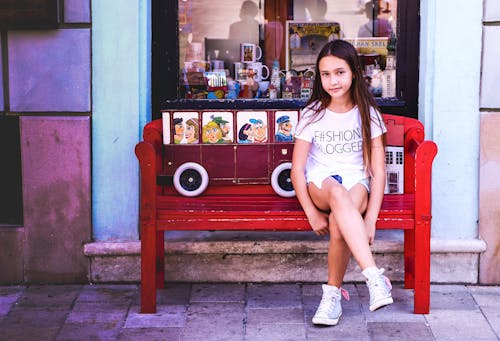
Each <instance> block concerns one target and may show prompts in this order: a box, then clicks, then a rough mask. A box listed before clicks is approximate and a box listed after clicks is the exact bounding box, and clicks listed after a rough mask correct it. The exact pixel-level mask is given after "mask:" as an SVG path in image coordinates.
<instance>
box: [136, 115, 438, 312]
mask: <svg viewBox="0 0 500 341" xmlns="http://www.w3.org/2000/svg"><path fill="white" fill-rule="evenodd" d="M384 119H385V120H391V125H390V126H394V127H397V126H401V125H403V126H404V134H405V135H404V146H405V164H404V171H405V173H404V176H405V185H404V193H405V194H402V195H385V196H384V201H383V203H382V208H381V210H380V214H379V217H378V220H377V228H378V229H403V230H404V231H405V233H404V236H405V241H404V261H405V287H406V288H414V312H415V313H421V314H426V313H428V312H429V302H430V226H431V172H432V162H433V160H434V157H435V156H436V153H437V147H436V145H435V143H434V142H431V141H425V140H424V129H423V126H422V124H421V123H420V122H419V121H417V120H414V119H411V118H407V117H400V116H394V115H384ZM398 129H399V127H398ZM390 133H391V132H390V131H389V132H388V134H390ZM397 134H398V136H392V137H391V136H390V137H391V138H392V139H391V141H399V140H400V131H399V132H397ZM170 149H172V148H167V149H165V148H163V141H162V125H161V120H155V121H152V122H150V123H148V124H147V125H146V127H145V128H144V142H140V143H139V144H138V145H137V146H136V155H137V158H138V159H139V165H140V169H141V198H140V225H141V312H143V313H153V312H155V311H156V287H162V286H163V285H164V275H165V274H164V268H165V266H164V259H165V254H164V251H165V250H164V240H163V233H164V231H167V230H256V231H258V230H260V231H263V230H264V231H309V230H310V227H309V224H308V222H307V219H306V217H305V215H304V213H303V211H302V209H301V207H300V204H299V203H298V201H297V200H296V199H295V198H281V197H279V196H277V195H275V194H274V192H273V190H272V189H271V186H269V185H267V184H266V185H255V184H252V185H232V186H209V188H208V189H207V190H206V191H205V192H204V193H203V195H201V196H199V197H196V198H188V197H183V196H180V195H178V194H177V192H176V191H175V190H173V189H172V188H171V187H169V186H165V187H162V186H157V184H156V176H157V175H159V174H165V172H167V173H169V172H171V170H167V168H168V165H166V164H165V163H164V162H163V153H165V152H166V153H168V154H169V155H171V154H172V152H171V151H169V150H170Z"/></svg>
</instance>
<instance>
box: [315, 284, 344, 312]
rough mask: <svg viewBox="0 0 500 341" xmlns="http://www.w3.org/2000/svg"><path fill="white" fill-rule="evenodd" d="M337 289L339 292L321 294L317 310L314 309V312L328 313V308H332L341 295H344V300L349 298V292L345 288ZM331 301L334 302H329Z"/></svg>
mask: <svg viewBox="0 0 500 341" xmlns="http://www.w3.org/2000/svg"><path fill="white" fill-rule="evenodd" d="M339 291H340V294H337V293H334V294H332V295H323V297H322V298H321V301H320V302H319V307H318V310H317V311H316V314H319V315H322V314H326V315H329V314H330V313H331V311H330V310H332V308H333V307H335V303H337V302H336V301H337V300H338V301H340V300H341V295H342V296H344V299H345V300H346V301H349V300H350V296H349V292H348V291H347V290H345V289H344V288H340V289H339ZM332 301H333V303H334V304H331V302H332Z"/></svg>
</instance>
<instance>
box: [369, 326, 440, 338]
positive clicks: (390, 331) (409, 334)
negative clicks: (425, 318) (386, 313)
mask: <svg viewBox="0 0 500 341" xmlns="http://www.w3.org/2000/svg"><path fill="white" fill-rule="evenodd" d="M368 333H369V335H370V340H380V341H382V340H384V341H401V340H405V341H432V340H434V336H433V335H432V331H431V329H430V328H429V326H428V325H426V324H425V323H424V322H420V323H419V322H368Z"/></svg>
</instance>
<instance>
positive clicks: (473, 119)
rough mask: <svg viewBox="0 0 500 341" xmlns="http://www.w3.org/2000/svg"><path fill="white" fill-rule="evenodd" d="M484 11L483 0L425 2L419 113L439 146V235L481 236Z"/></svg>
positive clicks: (436, 235)
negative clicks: (479, 225) (480, 111)
mask: <svg viewBox="0 0 500 341" xmlns="http://www.w3.org/2000/svg"><path fill="white" fill-rule="evenodd" d="M451 12H452V13H453V15H450V13H451ZM482 15H483V2H482V0H472V1H462V2H461V4H460V6H456V1H453V0H443V1H433V0H422V2H421V52H420V63H421V64H420V84H419V89H420V98H419V105H420V107H419V110H420V112H419V118H420V119H421V120H422V121H423V122H424V124H425V127H426V134H427V137H428V138H430V139H433V140H434V141H435V142H436V143H437V145H438V148H439V151H438V155H437V157H436V159H435V161H434V169H433V183H432V185H433V196H432V205H433V207H432V209H433V212H432V213H433V221H432V237H433V238H438V239H474V238H477V236H478V223H477V221H478V190H479V187H478V186H479V181H478V179H479V167H478V166H479V119H480V113H479V77H480V71H481V70H480V66H481V50H482Z"/></svg>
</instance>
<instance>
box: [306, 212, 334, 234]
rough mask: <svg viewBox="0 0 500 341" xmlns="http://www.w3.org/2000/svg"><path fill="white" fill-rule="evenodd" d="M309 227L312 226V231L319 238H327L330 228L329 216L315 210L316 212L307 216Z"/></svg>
mask: <svg viewBox="0 0 500 341" xmlns="http://www.w3.org/2000/svg"><path fill="white" fill-rule="evenodd" d="M307 219H308V221H309V225H311V228H312V230H313V231H314V233H316V234H317V235H318V236H325V235H327V234H328V232H329V228H328V214H327V213H325V212H321V211H319V210H315V211H314V212H312V213H310V214H308V215H307Z"/></svg>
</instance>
